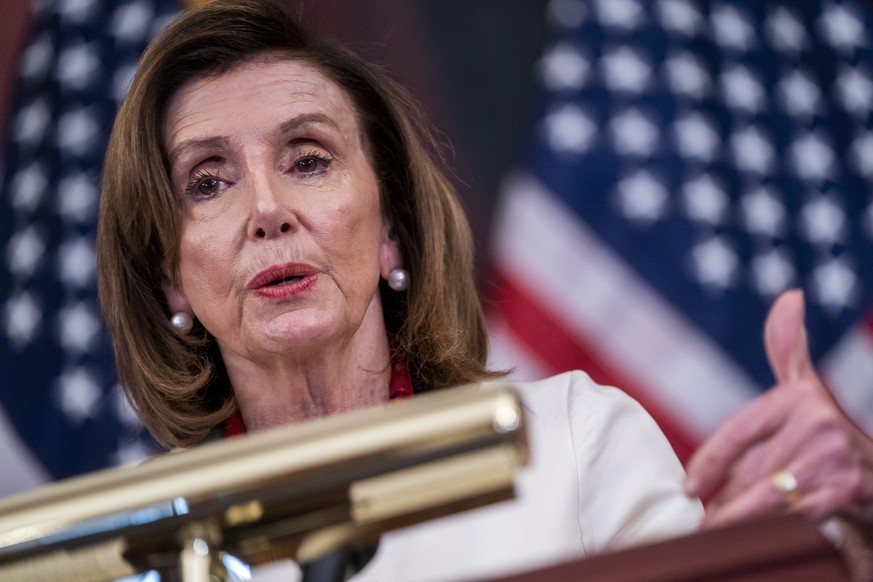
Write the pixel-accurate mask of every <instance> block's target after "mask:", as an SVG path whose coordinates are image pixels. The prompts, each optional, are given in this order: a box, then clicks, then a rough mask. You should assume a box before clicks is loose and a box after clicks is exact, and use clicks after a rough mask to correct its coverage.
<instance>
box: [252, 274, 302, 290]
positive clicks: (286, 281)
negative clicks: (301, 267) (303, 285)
mask: <svg viewBox="0 0 873 582" xmlns="http://www.w3.org/2000/svg"><path fill="white" fill-rule="evenodd" d="M302 278H303V276H302V275H294V276H292V277H283V278H281V279H277V280H275V281H270V282H269V283H266V284H264V285H262V287H278V286H280V285H287V284H289V283H295V282H297V281H299V280H301V279H302Z"/></svg>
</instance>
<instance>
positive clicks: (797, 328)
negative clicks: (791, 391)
mask: <svg viewBox="0 0 873 582" xmlns="http://www.w3.org/2000/svg"><path fill="white" fill-rule="evenodd" d="M803 314H804V301H803V291H801V290H800V289H792V290H790V291H786V292H785V293H783V294H782V295H780V296H779V297H778V298H777V299H776V302H775V303H773V306H772V307H771V308H770V313H769V314H768V315H767V323H766V324H764V346H765V347H766V350H767V360H768V361H769V362H770V369H771V370H773V375H774V376H776V382H777V383H783V382H793V381H795V380H799V379H801V378H804V377H808V376H809V375H813V376H814V375H815V370H814V368H813V366H812V361H811V360H810V357H809V349H808V347H807V344H806V330H805V329H804V327H803Z"/></svg>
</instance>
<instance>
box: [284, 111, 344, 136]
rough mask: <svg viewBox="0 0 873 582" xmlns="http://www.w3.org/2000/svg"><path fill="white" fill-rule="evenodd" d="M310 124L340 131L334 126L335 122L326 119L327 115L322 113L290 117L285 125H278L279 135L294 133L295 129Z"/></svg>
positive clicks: (328, 118)
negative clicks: (326, 126)
mask: <svg viewBox="0 0 873 582" xmlns="http://www.w3.org/2000/svg"><path fill="white" fill-rule="evenodd" d="M310 124H313V125H328V126H330V127H332V128H333V129H336V130H337V131H339V129H340V128H339V126H338V125H337V124H336V122H335V121H334V120H333V119H332V118H330V117H328V116H327V115H325V114H323V113H303V114H301V115H297V116H295V117H292V118H291V119H289V120H288V121H286V122H285V123H283V124H282V125H280V126H279V133H280V134H285V133H289V132H291V131H294V130H295V129H298V128H300V127H302V126H304V125H310Z"/></svg>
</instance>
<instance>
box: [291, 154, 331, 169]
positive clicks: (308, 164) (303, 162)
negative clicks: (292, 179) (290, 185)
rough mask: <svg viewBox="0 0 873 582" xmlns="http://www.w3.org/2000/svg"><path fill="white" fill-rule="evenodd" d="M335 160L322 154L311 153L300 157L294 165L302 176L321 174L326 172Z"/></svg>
mask: <svg viewBox="0 0 873 582" xmlns="http://www.w3.org/2000/svg"><path fill="white" fill-rule="evenodd" d="M332 161H333V158H331V157H330V156H327V155H324V154H322V153H321V152H317V151H311V152H307V153H305V154H303V155H302V156H300V157H299V158H298V159H297V161H296V162H295V163H294V168H293V169H294V171H295V172H298V173H300V174H320V173H321V172H324V171H325V170H326V169H327V167H328V166H330V163H331V162H332Z"/></svg>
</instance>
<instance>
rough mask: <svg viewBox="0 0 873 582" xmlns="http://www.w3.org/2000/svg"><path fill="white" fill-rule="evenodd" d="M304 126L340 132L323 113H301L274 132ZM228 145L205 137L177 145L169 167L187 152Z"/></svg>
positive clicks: (287, 131)
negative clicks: (320, 126) (322, 127)
mask: <svg viewBox="0 0 873 582" xmlns="http://www.w3.org/2000/svg"><path fill="white" fill-rule="evenodd" d="M306 125H327V126H329V127H331V128H333V129H335V130H337V131H339V130H340V128H339V126H338V125H337V124H336V122H335V121H334V120H333V119H331V118H330V117H328V116H327V115H324V114H323V113H303V114H301V115H297V116H295V117H292V118H291V119H289V120H288V121H285V122H284V123H282V124H281V125H280V126H279V129H278V131H277V132H276V133H277V134H279V135H284V134H287V133H291V132H293V131H295V130H297V129H299V128H301V127H304V126H306ZM229 145H230V140H228V138H226V137H223V136H215V137H207V138H196V137H195V138H191V139H186V140H184V141H182V142H181V143H179V145H177V146H176V147H174V148H173V149H172V150H171V151H170V152H169V158H170V165H171V166H173V165H175V163H176V160H178V159H179V157H181V156H182V155H183V154H185V153H186V152H188V151H189V150H197V149H203V148H206V149H210V148H222V149H224V148H227V147H229Z"/></svg>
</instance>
